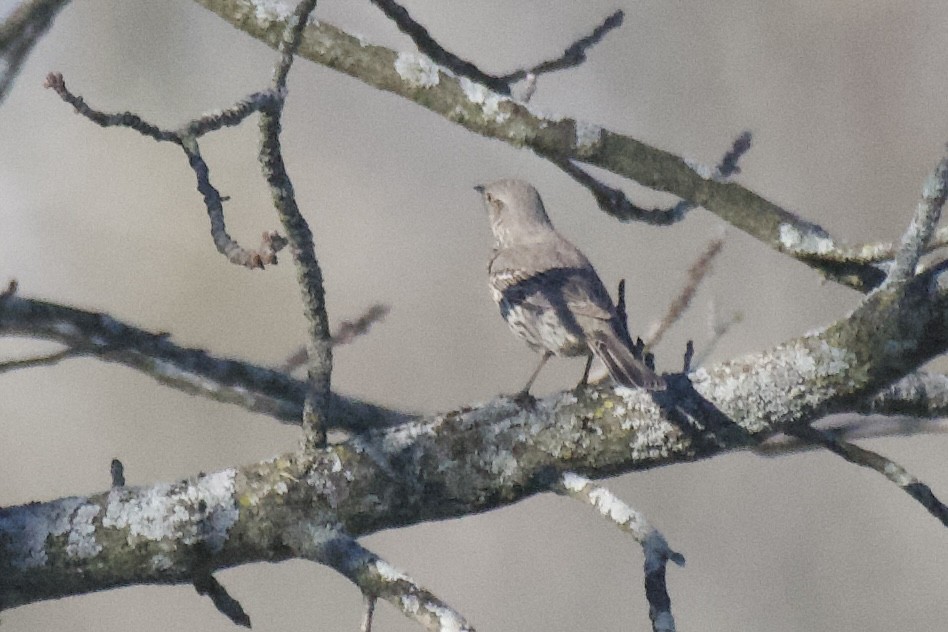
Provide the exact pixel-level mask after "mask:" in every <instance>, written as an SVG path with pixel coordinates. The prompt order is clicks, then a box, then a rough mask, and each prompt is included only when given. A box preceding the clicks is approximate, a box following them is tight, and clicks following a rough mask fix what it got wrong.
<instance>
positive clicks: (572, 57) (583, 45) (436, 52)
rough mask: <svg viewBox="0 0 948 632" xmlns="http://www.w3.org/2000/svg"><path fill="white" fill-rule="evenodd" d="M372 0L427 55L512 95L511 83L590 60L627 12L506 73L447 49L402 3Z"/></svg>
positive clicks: (496, 90)
mask: <svg viewBox="0 0 948 632" xmlns="http://www.w3.org/2000/svg"><path fill="white" fill-rule="evenodd" d="M372 4H374V5H375V6H377V7H378V8H379V9H381V10H382V12H383V13H385V15H387V16H388V17H389V19H391V20H392V21H393V22H395V24H396V26H398V29H399V30H400V31H401V32H402V33H404V34H405V35H407V36H408V37H410V38H411V40H412V41H413V42H414V43H415V46H417V47H418V50H419V51H421V52H422V53H424V54H425V55H427V56H428V57H429V58H430V59H431V60H432V61H433V62H435V63H436V64H438V65H440V66H443V67H445V68H447V69H448V70H450V71H451V72H453V73H454V74H456V75H458V76H459V77H467V78H468V79H470V80H472V81H475V82H477V83H480V84H482V85H484V86H487V87H488V88H490V89H491V90H493V91H494V92H497V93H499V94H503V95H506V96H510V94H511V86H512V85H513V84H514V83H516V82H518V81H521V80H523V79H529V78H530V77H533V81H536V77H538V76H539V75H541V74H545V73H548V72H554V71H557V70H564V69H567V68H574V67H576V66H578V65H580V64H582V63H583V62H584V61H586V51H587V50H589V49H590V48H592V47H593V46H595V45H596V44H597V43H599V41H600V40H602V38H603V37H605V35H606V33H608V32H609V31H611V30H613V29H615V28H618V27H619V26H621V25H622V18H623V13H622V11H616V12H615V13H613V14H612V15H610V16H609V17H607V18H606V19H605V21H603V23H602V24H600V25H599V26H597V27H596V28H595V29H594V30H593V32H592V33H590V34H589V35H586V36H585V37H582V38H580V39H578V40H576V42H574V43H573V44H572V45H570V46H569V47H568V48H567V49H566V50H565V51H564V52H563V54H562V55H561V56H560V57H558V58H556V59H551V60H549V61H545V62H542V63H540V64H537V65H536V66H534V67H532V68H523V69H520V70H517V71H514V72H511V73H508V74H506V75H503V76H500V77H498V76H496V75H491V74H488V73H486V72H484V71H483V70H481V69H480V68H478V67H477V66H476V65H474V64H473V63H471V62H469V61H467V60H464V59H461V58H460V57H458V56H457V55H455V54H454V53H452V52H450V51H448V50H446V49H445V48H444V47H443V46H441V45H440V44H439V43H438V42H437V41H436V40H435V39H434V38H433V37H432V36H431V33H429V32H428V30H427V29H426V28H425V27H424V26H422V25H421V24H420V23H418V22H417V21H416V20H415V19H414V18H412V17H411V15H410V14H409V13H408V11H407V10H406V9H405V7H403V6H402V5H400V4H398V3H397V2H395V1H394V0H372ZM531 94H532V91H529V93H528V94H526V98H522V99H521V100H522V101H523V102H526V101H528V100H529V98H530V95H531Z"/></svg>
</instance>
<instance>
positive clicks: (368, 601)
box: [359, 595, 378, 632]
mask: <svg viewBox="0 0 948 632" xmlns="http://www.w3.org/2000/svg"><path fill="white" fill-rule="evenodd" d="M362 601H363V603H364V604H365V614H364V615H363V616H362V625H361V626H360V627H359V631H360V632H372V619H373V618H374V617H375V602H377V601H378V597H375V596H374V595H363V596H362Z"/></svg>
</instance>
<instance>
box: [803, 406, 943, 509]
mask: <svg viewBox="0 0 948 632" xmlns="http://www.w3.org/2000/svg"><path fill="white" fill-rule="evenodd" d="M787 434H790V435H792V436H795V437H798V438H800V439H802V440H803V441H807V442H809V443H813V444H817V445H822V446H823V447H825V448H826V449H828V450H829V451H830V452H833V453H834V454H838V455H839V456H841V457H843V458H844V459H846V460H847V461H849V462H850V463H855V464H856V465H861V466H863V467H868V468H870V469H873V470H875V471H877V472H879V473H880V474H882V475H883V476H885V477H886V478H887V479H889V480H890V481H892V482H893V483H895V484H896V485H898V486H899V487H901V488H902V490H903V491H904V492H905V493H907V494H908V495H909V496H911V497H912V498H914V499H915V500H917V501H918V502H919V503H920V504H921V505H922V506H923V507H925V509H927V510H928V512H929V513H930V514H931V515H933V516H935V518H937V519H938V520H939V521H940V522H941V523H942V524H943V525H945V526H948V507H946V506H945V505H944V504H943V503H942V502H941V501H940V500H938V498H937V497H936V496H935V494H933V493H932V490H931V488H929V487H928V485H926V484H925V483H922V482H921V481H919V480H918V479H917V478H915V477H914V476H912V475H911V474H909V473H908V472H907V471H906V470H905V468H903V467H902V466H901V465H899V464H898V463H896V462H895V461H892V460H890V459H888V458H886V457H884V456H882V455H881V454H878V453H876V452H873V451H871V450H866V449H865V448H860V447H859V446H857V445H855V444H853V443H848V442H846V441H843V440H841V439H837V438H836V437H834V436H833V435H832V434H830V433H827V432H823V431H821V430H817V429H815V428H813V427H811V426H809V425H800V426H795V427H792V428H788V429H787Z"/></svg>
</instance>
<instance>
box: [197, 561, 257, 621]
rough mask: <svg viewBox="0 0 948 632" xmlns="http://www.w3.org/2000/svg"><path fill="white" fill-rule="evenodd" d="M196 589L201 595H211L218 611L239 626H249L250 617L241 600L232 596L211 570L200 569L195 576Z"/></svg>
mask: <svg viewBox="0 0 948 632" xmlns="http://www.w3.org/2000/svg"><path fill="white" fill-rule="evenodd" d="M194 590H196V591H197V593H198V594H199V595H206V596H208V597H210V599H211V603H213V604H214V607H215V608H217V611H218V612H220V613H221V614H222V615H224V616H225V617H227V618H228V619H230V620H231V621H232V622H233V623H236V624H237V625H239V626H242V627H245V628H249V627H251V626H250V617H249V616H248V615H247V613H246V612H245V611H244V608H243V606H241V605H240V602H239V601H237V600H236V599H234V598H233V597H231V596H230V593H228V592H227V589H226V588H224V586H223V585H222V584H221V583H220V582H219V581H217V578H216V577H214V576H213V575H212V574H211V573H210V572H209V571H208V572H203V571H199V572H198V573H197V574H196V575H195V577H194Z"/></svg>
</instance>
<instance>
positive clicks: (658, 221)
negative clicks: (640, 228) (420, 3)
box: [547, 156, 694, 226]
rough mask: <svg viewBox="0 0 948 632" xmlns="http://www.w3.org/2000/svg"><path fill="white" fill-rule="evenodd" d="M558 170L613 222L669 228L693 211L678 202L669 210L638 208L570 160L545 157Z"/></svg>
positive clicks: (686, 204) (624, 195) (683, 203)
mask: <svg viewBox="0 0 948 632" xmlns="http://www.w3.org/2000/svg"><path fill="white" fill-rule="evenodd" d="M547 158H549V159H550V160H551V161H553V162H554V163H555V164H556V165H557V166H558V167H559V168H560V169H562V170H563V171H564V172H566V174H567V175H569V176H570V177H571V178H573V180H575V181H576V182H578V183H580V184H581V185H583V186H584V187H586V188H587V189H589V192H590V193H592V194H593V197H594V198H596V204H598V205H599V208H601V209H602V210H603V211H605V212H606V213H608V214H609V215H611V216H612V217H615V218H616V219H618V220H620V221H623V222H629V221H635V222H644V223H646V224H651V225H652V226H670V225H672V224H677V223H678V222H680V221H681V220H683V219H685V216H686V215H687V214H688V211H690V210H691V209H693V208H694V205H693V204H689V203H687V202H679V203H677V204H675V206H672V207H670V208H651V209H647V208H642V207H641V206H637V205H635V204H633V203H632V201H631V200H629V198H628V197H627V196H626V194H625V193H623V192H622V191H621V190H620V189H616V188H613V187H610V186H609V185H607V184H606V183H604V182H602V181H600V180H598V179H596V178H594V177H593V176H592V175H590V174H589V172H588V171H586V170H585V169H583V168H582V167H580V166H579V165H577V164H576V163H575V162H573V161H572V160H570V159H568V158H565V159H559V158H554V157H552V156H547Z"/></svg>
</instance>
